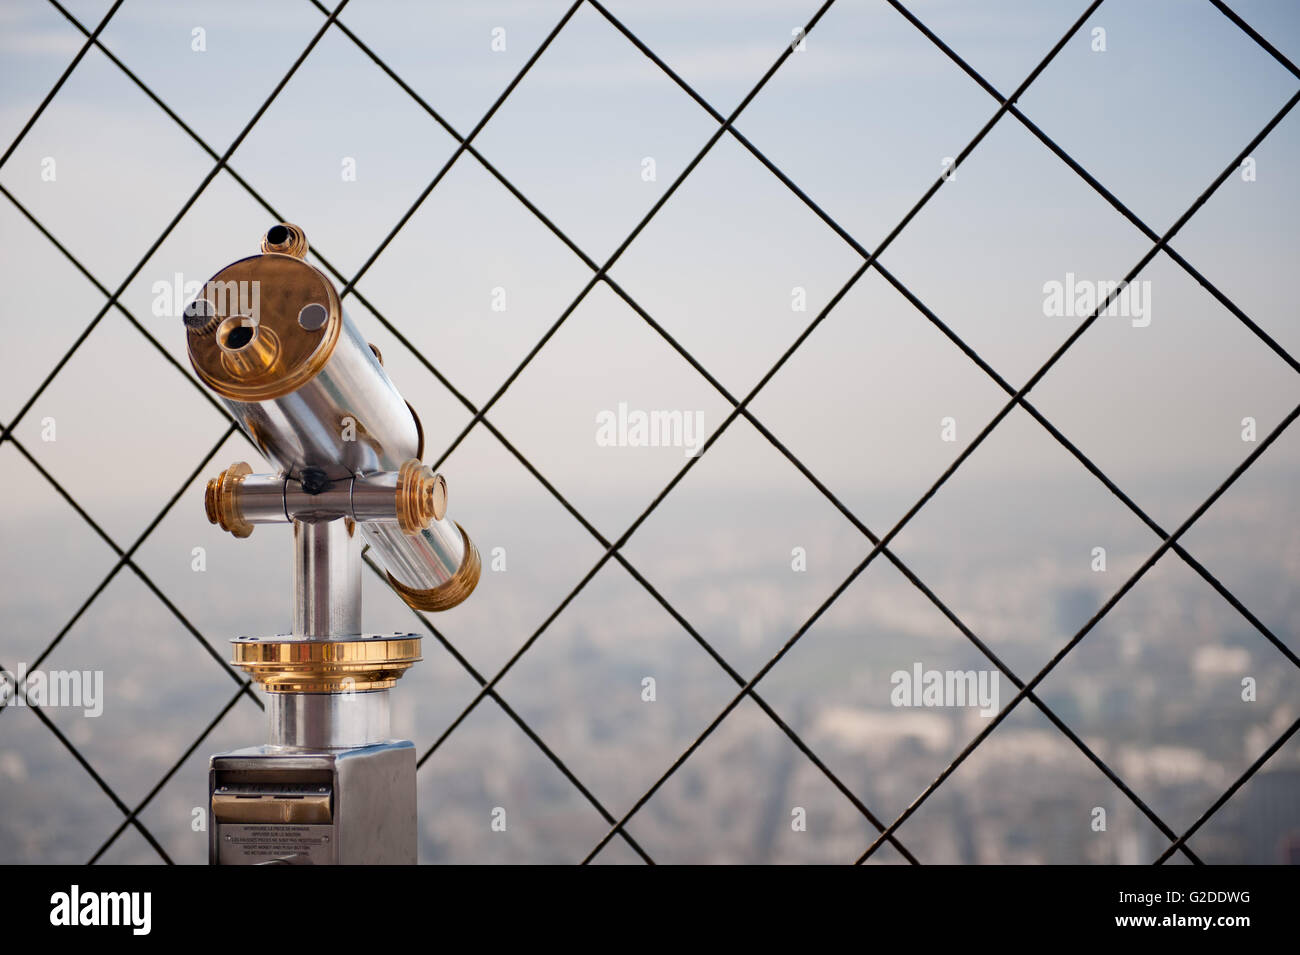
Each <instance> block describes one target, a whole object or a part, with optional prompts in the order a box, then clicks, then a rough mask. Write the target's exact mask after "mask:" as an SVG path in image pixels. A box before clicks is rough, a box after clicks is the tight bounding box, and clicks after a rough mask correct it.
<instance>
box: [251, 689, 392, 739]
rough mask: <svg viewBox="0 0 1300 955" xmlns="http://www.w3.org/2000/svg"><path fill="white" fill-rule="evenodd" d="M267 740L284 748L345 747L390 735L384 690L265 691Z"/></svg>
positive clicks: (386, 698)
mask: <svg viewBox="0 0 1300 955" xmlns="http://www.w3.org/2000/svg"><path fill="white" fill-rule="evenodd" d="M266 717H267V727H268V730H269V736H268V742H269V743H270V745H272V746H279V747H283V748H286V749H348V748H350V747H353V746H365V745H367V744H369V743H378V742H380V741H382V740H386V739H387V738H388V737H389V734H390V732H391V731H390V727H389V701H388V691H387V690H369V691H366V692H364V693H362V692H357V693H268V694H266Z"/></svg>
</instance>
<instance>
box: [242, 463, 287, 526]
mask: <svg viewBox="0 0 1300 955" xmlns="http://www.w3.org/2000/svg"><path fill="white" fill-rule="evenodd" d="M235 508H236V510H237V511H238V512H239V514H240V516H241V517H243V519H244V520H246V521H248V523H250V524H283V523H285V522H286V521H287V520H289V516H288V514H286V513H285V510H284V476H283V475H280V474H247V475H245V476H244V479H243V481H241V482H240V484H239V488H238V490H237V491H236V492H235Z"/></svg>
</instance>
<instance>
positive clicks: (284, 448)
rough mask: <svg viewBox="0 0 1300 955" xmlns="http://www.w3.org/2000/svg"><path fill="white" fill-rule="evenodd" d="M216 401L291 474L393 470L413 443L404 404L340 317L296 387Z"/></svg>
mask: <svg viewBox="0 0 1300 955" xmlns="http://www.w3.org/2000/svg"><path fill="white" fill-rule="evenodd" d="M222 400H223V401H224V402H225V404H226V406H227V407H228V408H229V409H230V411H231V414H233V415H234V416H235V419H236V420H237V421H238V422H239V424H240V426H241V427H243V429H244V431H246V432H247V433H248V435H249V437H251V438H252V439H253V441H254V442H255V443H256V444H257V446H258V447H259V448H260V449H261V450H262V452H263V453H264V454H265V455H266V456H267V458H268V459H269V460H271V461H272V462H273V463H274V464H275V465H276V466H278V467H281V468H283V469H284V470H285V471H286V472H288V473H289V474H290V475H291V476H292V477H296V478H300V477H301V476H302V469H303V468H305V467H313V468H319V469H320V470H321V471H322V472H324V474H325V476H326V477H328V478H331V479H338V478H348V477H351V476H352V475H353V474H365V473H368V472H371V471H396V470H397V469H398V468H399V467H401V465H402V462H403V461H406V460H407V459H409V458H411V457H414V456H415V453H416V451H417V450H418V448H419V434H418V432H417V430H416V426H415V418H414V417H412V415H411V409H410V408H408V407H407V405H406V402H405V401H403V400H402V396H401V395H400V394H398V392H397V389H396V388H395V387H393V383H392V381H390V380H389V378H388V375H387V374H386V373H385V372H384V370H383V368H381V367H380V365H379V361H378V359H376V358H375V353H374V352H372V351H371V350H370V346H369V345H367V344H366V343H365V341H364V340H363V339H362V338H361V335H360V334H359V333H358V332H357V330H356V328H355V326H353V324H352V322H351V321H350V320H349V319H348V318H347V317H346V315H345V316H344V320H343V328H342V330H341V331H340V333H339V339H338V342H337V343H336V344H335V346H334V351H333V352H332V353H331V355H330V357H329V360H328V361H326V362H325V365H324V367H322V368H321V370H320V371H319V372H317V374H316V376H315V377H314V378H312V379H311V380H309V381H308V382H307V383H306V384H304V385H303V386H302V387H300V388H298V389H297V390H296V391H293V392H290V393H289V394H287V395H283V396H281V397H278V398H271V399H268V400H265V401H259V402H254V403H247V402H242V401H233V400H230V399H228V398H223V399H222Z"/></svg>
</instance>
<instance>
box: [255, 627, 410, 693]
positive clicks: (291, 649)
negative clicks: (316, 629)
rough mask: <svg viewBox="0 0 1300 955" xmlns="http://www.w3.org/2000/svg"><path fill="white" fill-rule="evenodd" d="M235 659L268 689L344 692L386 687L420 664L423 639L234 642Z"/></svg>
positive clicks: (408, 637) (378, 637)
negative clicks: (413, 666) (421, 641)
mask: <svg viewBox="0 0 1300 955" xmlns="http://www.w3.org/2000/svg"><path fill="white" fill-rule="evenodd" d="M232 644H233V645H234V648H235V649H234V658H233V659H232V660H231V662H232V663H234V664H235V665H236V666H238V667H240V668H241V669H243V670H244V671H245V672H246V673H248V674H249V675H250V676H251V677H252V678H253V679H254V680H256V681H257V682H258V683H260V684H262V686H263V687H265V688H266V690H267V691H268V692H270V693H344V692H349V691H355V692H357V693H360V692H363V691H366V690H386V689H388V688H389V687H391V686H392V685H393V684H394V683H396V682H397V681H398V680H399V679H400V678H401V676H402V674H403V673H405V672H406V671H407V670H409V669H410V668H411V666H412V664H415V663H418V662H419V661H420V660H421V659H422V658H421V656H420V638H419V637H417V636H412V635H410V634H403V635H401V636H392V637H383V636H376V637H358V638H352V639H345V640H306V639H300V638H281V637H277V638H274V639H265V638H259V639H254V638H250V637H244V638H241V639H238V640H234V641H232Z"/></svg>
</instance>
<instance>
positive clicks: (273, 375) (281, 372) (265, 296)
mask: <svg viewBox="0 0 1300 955" xmlns="http://www.w3.org/2000/svg"><path fill="white" fill-rule="evenodd" d="M231 283H235V284H231ZM254 289H256V293H254V291H253V290H254ZM202 295H203V297H204V298H205V299H206V300H207V301H208V302H209V303H210V306H211V309H212V311H214V312H215V315H216V319H217V320H216V322H215V323H214V324H212V325H211V326H210V327H207V328H206V329H203V328H202V327H201V328H200V329H197V330H196V329H195V328H194V327H190V329H189V331H190V333H189V334H188V335H187V336H186V341H187V342H188V345H189V355H190V363H191V364H192V365H193V366H194V370H195V372H196V373H197V374H198V376H199V378H200V379H201V380H202V381H203V382H204V384H206V385H208V386H209V387H210V388H212V389H213V390H214V391H216V392H217V394H219V395H221V396H222V397H224V398H228V399H230V400H232V401H242V402H257V401H266V400H270V399H274V398H280V397H283V396H284V395H287V394H290V393H291V392H293V391H296V390H297V389H298V388H301V387H302V386H303V385H304V384H306V383H307V382H308V381H310V380H311V379H312V378H313V377H314V376H315V375H316V374H317V372H319V371H320V370H321V369H322V368H323V367H324V366H325V364H326V362H328V361H329V358H330V355H331V354H332V353H333V351H334V346H335V344H337V342H338V339H339V334H340V332H341V330H342V328H343V308H342V306H341V305H340V303H339V297H338V293H337V292H336V291H335V289H334V285H333V283H332V282H330V280H329V279H328V278H326V277H325V276H324V275H323V274H322V273H321V272H320V271H319V270H318V269H316V268H314V267H313V266H311V265H308V264H307V263H306V262H303V261H301V260H300V259H297V258H294V257H293V256H291V255H282V254H279V253H268V254H265V255H255V256H252V257H250V258H247V259H241V260H239V261H238V262H234V263H232V264H230V265H228V266H226V267H225V268H224V269H222V270H221V271H220V272H218V273H217V274H216V275H214V276H213V277H212V278H211V279H210V280H209V281H208V283H207V285H205V286H204V291H203V293H202ZM253 303H255V304H256V313H257V314H256V315H253V314H247V313H248V312H250V311H252V309H251V308H250V306H251V305H252V304H253ZM313 304H315V305H320V306H321V307H322V308H323V309H324V310H325V312H326V313H327V314H326V319H325V322H324V324H322V325H321V326H320V327H319V328H317V329H315V330H308V329H305V328H303V327H302V326H301V325H300V324H299V322H298V315H299V313H300V312H301V311H302V310H303V308H304V307H305V306H307V305H313ZM205 308H207V307H206V306H205ZM230 319H236V320H237V321H235V322H230V321H229V320H230ZM205 324H206V323H205ZM239 325H247V326H250V327H252V326H255V327H256V335H255V336H254V337H252V338H250V339H249V340H248V341H247V342H246V343H244V344H242V345H240V344H239V341H240V338H241V337H242V336H237V337H236V338H234V339H231V338H230V334H231V332H232V331H233V330H234V328H235V327H237V326H239ZM232 343H233V344H234V347H232Z"/></svg>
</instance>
